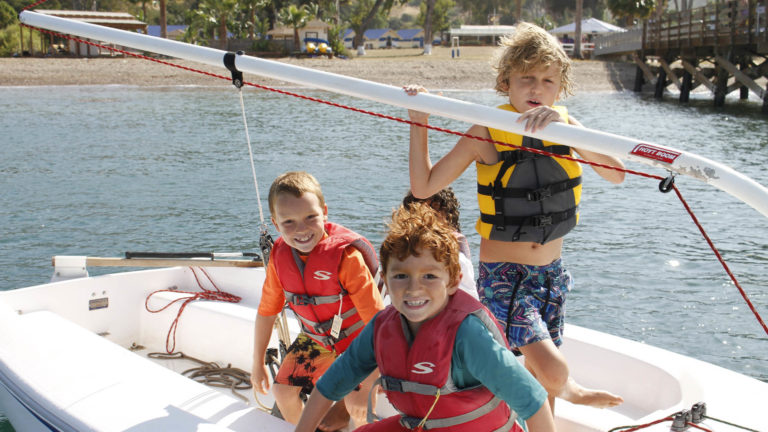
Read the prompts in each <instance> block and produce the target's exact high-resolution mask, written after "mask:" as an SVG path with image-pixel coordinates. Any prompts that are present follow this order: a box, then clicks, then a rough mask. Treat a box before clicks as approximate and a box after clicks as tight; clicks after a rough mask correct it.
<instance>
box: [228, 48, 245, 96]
mask: <svg viewBox="0 0 768 432" xmlns="http://www.w3.org/2000/svg"><path fill="white" fill-rule="evenodd" d="M237 55H243V52H242V51H238V52H237ZM224 66H226V67H227V69H229V71H230V72H232V84H234V86H235V87H237V88H240V87H242V86H243V73H242V72H241V71H239V70H237V68H236V67H235V53H233V52H228V53H226V54H224Z"/></svg>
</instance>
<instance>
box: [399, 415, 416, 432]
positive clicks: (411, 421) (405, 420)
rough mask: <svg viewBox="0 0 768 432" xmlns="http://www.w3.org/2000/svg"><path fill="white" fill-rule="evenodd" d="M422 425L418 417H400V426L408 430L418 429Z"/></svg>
mask: <svg viewBox="0 0 768 432" xmlns="http://www.w3.org/2000/svg"><path fill="white" fill-rule="evenodd" d="M420 423H421V419H420V418H418V417H408V416H400V424H401V425H403V426H405V427H406V428H408V429H416V428H417V427H418V426H419V424H420Z"/></svg>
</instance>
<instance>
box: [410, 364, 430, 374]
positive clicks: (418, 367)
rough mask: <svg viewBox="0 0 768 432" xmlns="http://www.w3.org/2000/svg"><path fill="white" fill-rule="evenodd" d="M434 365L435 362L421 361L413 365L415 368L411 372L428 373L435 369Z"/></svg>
mask: <svg viewBox="0 0 768 432" xmlns="http://www.w3.org/2000/svg"><path fill="white" fill-rule="evenodd" d="M433 367H435V364H434V363H430V362H420V363H416V364H415V365H413V370H412V371H411V372H413V373H415V374H428V373H432V372H434V371H435V370H434V369H432V368H433Z"/></svg>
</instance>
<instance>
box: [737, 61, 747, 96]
mask: <svg viewBox="0 0 768 432" xmlns="http://www.w3.org/2000/svg"><path fill="white" fill-rule="evenodd" d="M747 69H749V60H747V57H742V58H741V61H740V62H739V70H740V71H742V72H744V71H746V70H747ZM747 98H749V87H747V86H746V85H743V84H742V86H741V87H739V99H741V100H746V99H747Z"/></svg>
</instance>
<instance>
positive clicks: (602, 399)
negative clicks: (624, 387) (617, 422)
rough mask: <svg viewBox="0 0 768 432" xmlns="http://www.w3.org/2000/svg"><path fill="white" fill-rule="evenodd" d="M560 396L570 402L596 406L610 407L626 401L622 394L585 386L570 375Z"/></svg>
mask: <svg viewBox="0 0 768 432" xmlns="http://www.w3.org/2000/svg"><path fill="white" fill-rule="evenodd" d="M559 397H560V398H561V399H565V400H567V401H568V402H570V403H574V404H578V405H588V406H591V407H595V408H610V407H614V406H617V405H620V404H621V403H622V402H624V399H623V398H622V397H621V396H617V395H615V394H613V393H610V392H607V391H604V390H594V389H588V388H584V387H582V386H581V385H579V384H578V383H577V382H576V381H574V379H573V378H570V377H569V378H568V383H567V384H566V385H565V389H564V390H563V392H562V393H561V394H560V396H559Z"/></svg>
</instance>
